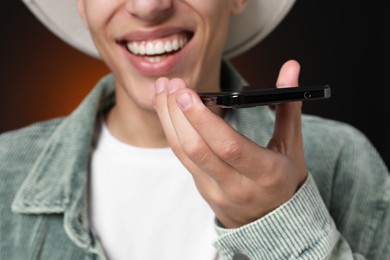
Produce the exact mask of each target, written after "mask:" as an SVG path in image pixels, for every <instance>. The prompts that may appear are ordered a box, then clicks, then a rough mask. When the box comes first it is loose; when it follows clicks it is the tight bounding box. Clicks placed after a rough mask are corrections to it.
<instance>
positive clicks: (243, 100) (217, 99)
mask: <svg viewBox="0 0 390 260" xmlns="http://www.w3.org/2000/svg"><path fill="white" fill-rule="evenodd" d="M246 88H247V89H248V87H246ZM198 95H199V97H200V98H201V100H202V101H203V103H204V104H205V105H206V106H219V107H223V108H246V107H255V106H263V105H276V104H279V103H283V102H292V101H309V100H321V99H327V98H330V96H331V91H330V86H329V85H317V86H298V87H288V88H263V89H254V87H249V89H248V90H242V91H233V92H203V93H202V92H201V93H198Z"/></svg>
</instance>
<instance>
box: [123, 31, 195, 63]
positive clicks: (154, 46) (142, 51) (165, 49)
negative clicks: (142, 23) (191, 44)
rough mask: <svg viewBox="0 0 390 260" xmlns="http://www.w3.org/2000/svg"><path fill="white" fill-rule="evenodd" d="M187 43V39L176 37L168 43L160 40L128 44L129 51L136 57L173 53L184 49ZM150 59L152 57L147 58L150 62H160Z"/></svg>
mask: <svg viewBox="0 0 390 260" xmlns="http://www.w3.org/2000/svg"><path fill="white" fill-rule="evenodd" d="M187 42H188V40H187V38H184V37H175V38H174V39H170V40H166V41H162V40H159V41H153V42H152V41H149V42H145V41H143V42H129V43H127V49H128V50H129V51H130V52H131V53H133V54H134V55H160V54H164V53H169V52H172V51H178V50H180V49H181V48H183V46H184V45H186V44H187ZM145 58H146V57H145ZM150 58H151V57H148V58H147V60H149V61H150V62H157V61H159V60H157V59H150ZM153 58H154V57H153ZM160 60H161V59H160Z"/></svg>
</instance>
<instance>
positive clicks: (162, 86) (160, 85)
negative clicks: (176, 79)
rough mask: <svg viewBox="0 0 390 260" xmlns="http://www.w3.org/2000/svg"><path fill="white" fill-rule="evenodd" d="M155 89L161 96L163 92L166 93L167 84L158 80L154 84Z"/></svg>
mask: <svg viewBox="0 0 390 260" xmlns="http://www.w3.org/2000/svg"><path fill="white" fill-rule="evenodd" d="M154 88H155V89H156V93H157V94H160V93H161V92H163V91H164V89H165V84H164V82H163V81H162V80H157V81H156V83H155V84H154Z"/></svg>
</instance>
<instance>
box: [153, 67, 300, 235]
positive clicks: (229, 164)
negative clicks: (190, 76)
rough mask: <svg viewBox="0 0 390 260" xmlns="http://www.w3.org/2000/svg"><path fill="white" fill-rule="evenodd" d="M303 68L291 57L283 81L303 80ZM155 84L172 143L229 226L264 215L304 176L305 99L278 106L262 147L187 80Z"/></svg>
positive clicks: (282, 83) (159, 109)
mask: <svg viewBox="0 0 390 260" xmlns="http://www.w3.org/2000/svg"><path fill="white" fill-rule="evenodd" d="M299 70H300V66H299V64H298V63H297V62H295V61H293V60H291V61H288V62H286V63H285V64H284V65H283V66H282V68H281V70H280V73H279V77H278V80H277V87H278V88H282V87H291V86H297V85H298V76H299ZM155 84H156V92H157V93H156V99H155V108H156V110H157V113H158V116H159V118H160V121H161V124H162V126H163V128H164V132H165V135H166V138H167V140H168V143H169V144H170V146H171V148H172V150H173V151H174V153H175V154H176V156H177V157H178V158H179V159H180V161H181V162H182V163H183V165H184V166H185V167H186V168H187V169H188V170H189V171H190V172H191V174H192V175H193V178H194V181H195V183H196V186H197V188H198V190H199V192H200V193H201V195H202V196H203V198H204V199H205V200H206V201H207V202H208V204H209V205H210V206H211V208H212V209H213V211H214V212H215V214H216V217H217V218H218V220H219V221H220V222H221V223H222V224H223V225H224V226H225V227H227V228H234V227H240V226H242V225H245V224H248V223H250V222H252V221H255V220H257V219H259V218H261V217H262V216H264V215H266V214H267V213H269V212H271V211H272V210H274V209H275V208H277V207H279V206H280V205H282V204H283V203H285V202H286V201H288V200H289V199H290V198H291V197H292V196H293V195H294V194H295V192H296V191H297V189H298V188H299V187H300V185H301V184H302V183H303V182H304V180H305V178H306V176H307V172H306V168H305V162H304V152H303V142H302V134H301V106H302V103H301V102H289V103H284V104H279V105H277V106H276V123H275V129H274V134H273V137H272V138H271V140H270V142H269V144H268V146H267V147H260V146H259V145H257V144H256V143H254V142H253V141H251V140H249V139H248V138H246V137H244V136H242V135H241V134H240V133H238V132H237V131H236V130H234V129H233V128H232V127H230V126H229V125H228V124H227V123H226V122H225V121H224V120H223V119H222V118H221V117H220V116H218V115H216V114H215V113H213V112H212V111H211V110H210V109H209V108H207V107H205V106H204V105H203V103H202V101H201V100H200V99H199V97H198V95H197V94H196V93H195V92H194V91H193V90H191V89H190V88H188V87H187V86H186V84H185V82H184V81H183V80H181V79H172V80H169V79H167V78H160V79H158V80H157V81H156V83H155ZM259 124H261V122H259Z"/></svg>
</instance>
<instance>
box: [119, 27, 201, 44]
mask: <svg viewBox="0 0 390 260" xmlns="http://www.w3.org/2000/svg"><path fill="white" fill-rule="evenodd" d="M178 33H187V34H193V32H192V31H191V30H189V29H186V28H178V27H166V28H159V29H153V30H139V31H133V32H130V33H127V34H125V35H124V36H122V37H120V38H119V39H118V42H120V43H127V42H132V41H151V40H155V39H159V38H163V37H167V36H170V35H173V34H178Z"/></svg>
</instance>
